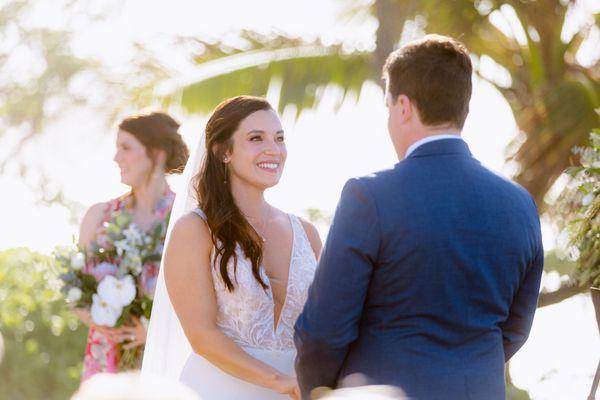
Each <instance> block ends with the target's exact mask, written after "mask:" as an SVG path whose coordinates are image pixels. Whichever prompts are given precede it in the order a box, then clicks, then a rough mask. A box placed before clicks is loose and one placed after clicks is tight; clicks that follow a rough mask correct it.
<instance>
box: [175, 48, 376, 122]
mask: <svg viewBox="0 0 600 400" xmlns="http://www.w3.org/2000/svg"><path fill="white" fill-rule="evenodd" d="M232 58H234V59H233V60H232ZM217 63H219V64H220V67H219V66H218V65H217ZM236 64H237V66H236ZM232 65H233V66H232ZM240 65H241V67H239V66H240ZM372 75H373V74H372V73H371V66H370V54H369V53H359V52H356V53H350V54H344V53H343V52H342V51H341V48H340V47H331V48H327V47H299V48H291V49H279V50H268V51H261V52H253V53H248V54H243V57H240V56H238V55H234V56H230V57H227V58H226V59H222V60H215V61H211V62H209V63H205V64H201V65H200V66H199V71H198V75H197V76H196V77H192V78H191V79H189V80H188V81H187V82H180V83H177V84H176V88H175V90H174V91H172V93H171V94H170V95H169V96H167V98H166V101H173V100H175V101H179V102H180V103H181V105H182V106H183V107H184V108H185V109H186V110H187V111H188V112H190V113H200V114H205V113H208V112H210V111H211V110H212V109H213V108H214V107H215V106H216V105H217V104H218V103H219V102H221V101H222V100H224V99H226V98H230V97H233V96H237V95H240V94H248V95H257V96H264V95H266V93H267V91H268V89H269V85H270V84H271V82H272V81H278V82H281V88H280V93H279V105H278V109H279V111H281V112H282V111H283V110H284V108H285V107H286V106H288V105H294V106H295V107H296V110H297V114H299V113H300V112H301V111H302V110H306V109H311V108H314V107H315V106H316V104H317V102H318V101H319V100H320V96H319V94H320V92H321V91H320V90H318V89H319V88H322V87H325V86H327V85H331V84H333V85H336V86H339V87H340V88H342V89H343V94H342V99H340V100H343V99H344V98H345V97H346V96H347V95H348V94H351V93H352V94H355V95H356V96H357V98H358V97H359V96H360V90H361V88H362V85H363V84H364V83H365V82H366V81H367V80H374V78H373V76H372Z"/></svg>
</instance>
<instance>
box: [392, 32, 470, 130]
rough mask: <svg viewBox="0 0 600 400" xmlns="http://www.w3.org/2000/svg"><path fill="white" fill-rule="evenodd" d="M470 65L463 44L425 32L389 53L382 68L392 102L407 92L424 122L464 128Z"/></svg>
mask: <svg viewBox="0 0 600 400" xmlns="http://www.w3.org/2000/svg"><path fill="white" fill-rule="evenodd" d="M472 72H473V67H472V65H471V59H470V58H469V53H468V51H467V49H466V47H465V46H464V45H463V44H462V43H460V42H459V41H457V40H455V39H452V38H450V37H447V36H441V35H427V36H425V37H423V38H422V39H419V40H416V41H414V42H411V43H408V44H406V45H405V46H402V47H401V48H400V49H398V50H396V51H394V52H392V53H391V54H390V55H389V57H388V59H387V61H386V63H385V66H384V67H383V77H384V79H386V80H387V81H388V91H389V93H390V95H391V97H392V100H393V101H394V102H395V101H396V100H397V99H398V96H399V95H401V94H403V95H406V96H407V97H408V98H409V99H410V100H411V101H412V102H413V104H415V105H416V107H417V109H418V110H419V115H420V117H421V122H422V123H423V124H424V125H429V126H435V125H440V124H444V123H452V124H453V125H456V126H457V127H458V128H461V129H462V127H463V125H464V124H465V119H466V118H467V114H468V113H469V100H470V99H471V89H472V84H471V74H472Z"/></svg>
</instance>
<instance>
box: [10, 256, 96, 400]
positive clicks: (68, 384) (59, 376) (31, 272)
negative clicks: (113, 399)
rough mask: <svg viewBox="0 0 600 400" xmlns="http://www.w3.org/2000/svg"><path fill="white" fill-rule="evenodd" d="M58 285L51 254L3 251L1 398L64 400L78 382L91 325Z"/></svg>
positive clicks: (14, 399) (11, 399) (13, 399)
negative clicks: (84, 322) (81, 320)
mask: <svg viewBox="0 0 600 400" xmlns="http://www.w3.org/2000/svg"><path fill="white" fill-rule="evenodd" d="M59 286H60V283H59V281H58V277H57V273H56V271H55V270H54V269H53V263H52V260H51V258H50V257H47V256H45V255H41V254H39V253H34V252H32V251H30V250H27V249H14V250H7V251H4V252H0V332H2V336H3V337H4V342H5V355H4V359H3V360H2V361H1V362H0V400H8V399H10V400H25V399H27V400H35V399H49V400H53V399H57V400H58V399H61V400H62V399H67V398H69V397H70V396H71V395H72V393H73V392H74V391H75V389H76V388H77V386H78V385H79V379H80V376H81V370H82V360H83V350H84V348H85V339H86V333H87V330H86V329H85V327H83V326H82V325H81V324H80V323H79V321H78V319H77V317H76V316H75V315H74V314H73V313H72V312H71V311H70V309H69V308H68V307H67V305H66V303H65V299H64V298H63V296H62V295H61V293H60V289H59Z"/></svg>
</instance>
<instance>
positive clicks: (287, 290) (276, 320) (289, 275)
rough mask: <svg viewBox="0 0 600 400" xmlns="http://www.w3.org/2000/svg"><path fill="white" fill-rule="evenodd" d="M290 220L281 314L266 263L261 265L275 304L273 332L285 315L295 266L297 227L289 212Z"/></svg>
mask: <svg viewBox="0 0 600 400" xmlns="http://www.w3.org/2000/svg"><path fill="white" fill-rule="evenodd" d="M287 216H288V220H289V221H290V226H291V228H292V249H291V251H290V261H289V263H288V273H287V281H286V285H285V296H284V298H283V304H282V305H281V310H279V315H278V316H276V315H275V304H276V303H275V294H274V293H273V285H272V284H271V279H270V278H269V275H268V274H267V271H266V270H265V267H264V264H263V265H262V266H261V267H260V269H261V271H262V272H263V273H264V275H265V278H266V280H267V281H268V282H269V293H270V294H271V295H270V298H271V303H272V305H273V311H272V315H271V316H272V320H273V332H274V333H277V332H278V331H279V328H280V326H281V318H282V317H283V312H284V311H285V307H286V305H287V303H288V297H289V294H290V281H291V279H292V268H293V266H294V252H295V251H296V228H295V227H294V221H293V220H292V215H291V214H287Z"/></svg>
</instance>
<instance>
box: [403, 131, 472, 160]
mask: <svg viewBox="0 0 600 400" xmlns="http://www.w3.org/2000/svg"><path fill="white" fill-rule="evenodd" d="M443 139H459V140H462V137H460V136H459V135H458V134H449V133H447V134H442V135H432V136H427V137H425V138H423V139H421V140H417V141H416V142H414V143H413V144H411V145H410V147H409V148H408V150H406V154H405V155H404V158H407V157H408V156H409V155H410V154H411V153H412V152H413V151H415V150H416V149H417V147H420V146H422V145H424V144H425V143H430V142H435V141H436V140H443Z"/></svg>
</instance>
